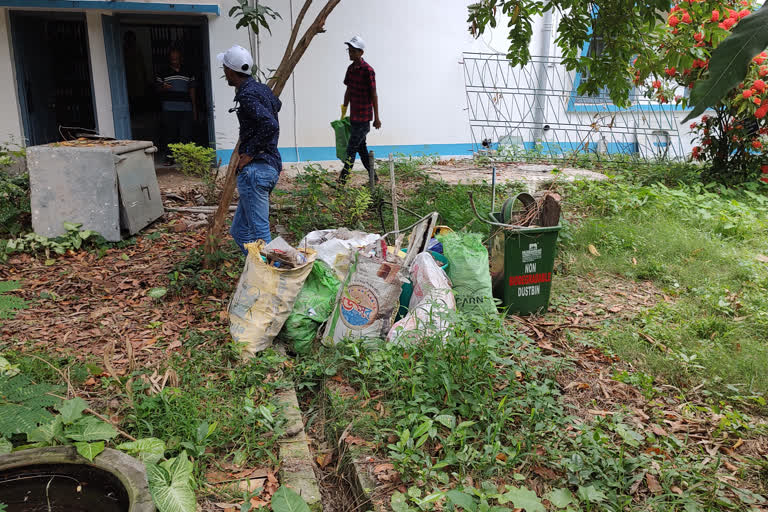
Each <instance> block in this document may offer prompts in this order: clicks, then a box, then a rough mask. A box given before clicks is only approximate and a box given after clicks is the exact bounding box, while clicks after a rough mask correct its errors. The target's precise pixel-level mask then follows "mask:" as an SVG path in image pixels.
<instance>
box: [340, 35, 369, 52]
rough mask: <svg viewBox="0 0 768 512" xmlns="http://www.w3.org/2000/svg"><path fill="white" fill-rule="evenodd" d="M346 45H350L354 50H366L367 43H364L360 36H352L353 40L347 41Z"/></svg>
mask: <svg viewBox="0 0 768 512" xmlns="http://www.w3.org/2000/svg"><path fill="white" fill-rule="evenodd" d="M344 44H348V45H349V46H351V47H352V48H357V49H358V50H365V41H363V38H362V37H360V36H352V39H350V40H349V41H345V42H344Z"/></svg>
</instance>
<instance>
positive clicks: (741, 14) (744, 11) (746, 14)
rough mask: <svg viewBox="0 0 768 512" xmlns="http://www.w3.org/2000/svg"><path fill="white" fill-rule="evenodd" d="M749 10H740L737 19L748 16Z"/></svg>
mask: <svg viewBox="0 0 768 512" xmlns="http://www.w3.org/2000/svg"><path fill="white" fill-rule="evenodd" d="M751 12H752V11H750V10H749V9H742V10H741V11H739V18H744V17H745V16H749V13H751Z"/></svg>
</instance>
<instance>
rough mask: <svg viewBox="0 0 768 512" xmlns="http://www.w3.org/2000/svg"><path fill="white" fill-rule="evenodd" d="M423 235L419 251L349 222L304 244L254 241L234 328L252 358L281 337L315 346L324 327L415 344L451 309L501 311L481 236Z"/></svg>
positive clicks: (446, 319) (344, 334) (441, 324)
mask: <svg viewBox="0 0 768 512" xmlns="http://www.w3.org/2000/svg"><path fill="white" fill-rule="evenodd" d="M435 218H436V217H435ZM430 227H432V226H430ZM446 231H447V232H446ZM414 233H415V234H417V235H419V236H424V237H425V238H424V243H420V244H414V243H411V244H410V245H409V248H408V250H411V251H412V252H414V253H416V254H415V257H414V256H413V255H408V254H407V252H406V251H401V250H399V247H397V245H398V244H397V243H396V246H395V247H391V246H389V245H387V243H386V240H385V238H383V237H381V236H380V235H377V234H371V233H365V232H361V231H350V230H347V229H344V228H340V229H329V230H320V231H313V232H311V233H309V234H307V235H306V236H305V237H304V238H303V239H302V240H301V241H300V242H299V244H298V245H297V246H296V247H292V246H291V245H289V244H288V243H287V242H286V241H285V240H283V239H282V238H276V239H275V240H273V241H272V242H271V243H269V244H264V242H262V241H258V242H255V243H252V244H246V248H247V250H248V256H247V257H246V262H245V268H244V269H243V273H242V275H241V276H240V280H239V282H238V284H237V288H236V290H235V293H234V295H233V296H232V299H231V301H230V304H229V318H230V333H231V335H232V338H233V339H234V341H235V342H236V343H237V344H238V345H239V346H240V347H242V354H243V356H244V357H249V356H252V355H253V354H256V353H258V352H260V351H262V350H264V349H265V348H267V347H269V346H270V345H271V344H272V343H273V341H274V340H275V339H276V338H277V339H280V340H281V341H283V342H285V343H287V344H288V345H289V346H291V347H292V348H293V350H294V351H295V352H297V353H299V354H301V353H306V352H308V351H309V350H310V349H311V347H312V344H313V343H314V341H315V340H316V339H317V338H318V334H320V335H321V341H322V342H323V343H325V344H333V343H338V342H339V341H341V340H343V339H345V338H378V339H386V340H388V341H391V342H395V343H413V342H417V341H418V339H419V337H423V336H424V335H434V334H439V333H441V332H445V331H446V330H447V329H449V328H450V318H451V317H450V312H452V311H456V310H458V311H461V312H465V313H470V314H481V315H489V314H496V305H495V302H494V300H493V296H492V288H491V276H490V273H489V271H488V252H487V250H486V249H485V247H484V246H483V244H482V239H481V236H480V235H479V234H475V233H454V232H452V231H450V229H443V230H438V229H432V230H431V232H430V233H429V236H427V235H426V234H425V233H424V230H422V231H421V232H417V230H414ZM436 233H439V234H436ZM412 236H413V234H412ZM414 248H416V249H414ZM419 251H420V252H419ZM401 302H402V303H403V304H402V305H403V306H405V307H404V308H401V307H400V306H401ZM323 326H324V327H323Z"/></svg>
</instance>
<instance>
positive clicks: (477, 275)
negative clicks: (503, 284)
mask: <svg viewBox="0 0 768 512" xmlns="http://www.w3.org/2000/svg"><path fill="white" fill-rule="evenodd" d="M437 239H438V240H439V241H440V242H441V243H442V244H443V255H444V256H445V257H446V259H447V260H448V261H449V262H450V265H448V269H447V272H446V273H447V274H448V277H450V278H451V282H452V283H453V295H454V296H455V297H456V308H457V309H458V310H459V311H461V312H464V313H475V314H481V315H484V314H495V313H496V305H495V303H494V301H493V288H492V285H491V272H490V269H489V267H488V251H487V250H486V248H485V246H483V242H482V235H480V234H479V233H447V234H445V235H438V236H437Z"/></svg>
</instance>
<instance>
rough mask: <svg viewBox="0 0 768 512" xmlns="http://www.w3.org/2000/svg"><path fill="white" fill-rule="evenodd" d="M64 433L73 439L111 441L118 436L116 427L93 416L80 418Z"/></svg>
mask: <svg viewBox="0 0 768 512" xmlns="http://www.w3.org/2000/svg"><path fill="white" fill-rule="evenodd" d="M64 435H65V436H66V437H68V438H69V439H71V440H73V441H87V442H90V441H109V440H110V439H112V438H113V437H115V436H117V430H115V427H113V426H112V425H110V424H109V423H106V422H104V421H101V420H100V419H98V418H94V417H93V416H86V417H85V418H80V419H79V420H77V421H76V422H75V423H74V424H73V425H72V426H71V427H69V428H68V429H67V430H66V431H65V432H64Z"/></svg>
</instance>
